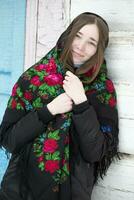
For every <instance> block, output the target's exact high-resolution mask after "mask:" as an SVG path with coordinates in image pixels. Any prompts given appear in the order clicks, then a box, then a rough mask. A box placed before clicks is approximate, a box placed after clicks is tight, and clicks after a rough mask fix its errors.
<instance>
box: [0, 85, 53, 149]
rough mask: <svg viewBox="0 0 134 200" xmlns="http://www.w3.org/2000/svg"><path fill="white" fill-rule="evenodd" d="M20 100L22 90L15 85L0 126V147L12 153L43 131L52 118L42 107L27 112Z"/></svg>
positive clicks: (19, 86)
mask: <svg viewBox="0 0 134 200" xmlns="http://www.w3.org/2000/svg"><path fill="white" fill-rule="evenodd" d="M26 106H28V105H26V104H25V102H24V100H23V99H22V89H21V85H19V83H17V84H15V86H14V87H13V90H12V95H11V97H10V99H9V101H8V105H7V108H6V111H5V114H4V117H3V120H2V123H1V126H0V146H3V147H4V148H5V149H6V150H7V151H9V152H11V153H13V152H18V151H19V150H20V149H21V148H22V147H23V146H24V145H26V144H27V143H29V142H31V141H32V140H33V139H34V138H36V137H37V136H38V135H39V134H41V133H43V132H44V131H45V128H46V126H47V123H48V122H49V121H51V120H52V119H53V118H54V116H53V115H52V114H51V113H50V112H49V110H48V109H47V106H46V105H44V106H43V107H42V108H39V109H38V110H35V109H31V110H30V111H27V109H26Z"/></svg>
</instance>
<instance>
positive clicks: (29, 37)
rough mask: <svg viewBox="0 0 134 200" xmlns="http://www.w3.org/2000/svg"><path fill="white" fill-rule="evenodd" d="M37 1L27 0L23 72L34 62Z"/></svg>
mask: <svg viewBox="0 0 134 200" xmlns="http://www.w3.org/2000/svg"><path fill="white" fill-rule="evenodd" d="M37 19H38V0H34V1H33V0H27V9H26V39H25V64H24V70H26V69H27V68H29V67H30V66H31V65H33V64H34V63H35V61H36V42H37V41H36V40H37V32H38V30H37Z"/></svg>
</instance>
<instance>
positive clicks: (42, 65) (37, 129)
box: [0, 12, 118, 200]
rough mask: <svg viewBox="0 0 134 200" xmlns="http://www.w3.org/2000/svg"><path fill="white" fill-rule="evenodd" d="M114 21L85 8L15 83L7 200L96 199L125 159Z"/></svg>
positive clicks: (7, 140) (7, 143)
mask: <svg viewBox="0 0 134 200" xmlns="http://www.w3.org/2000/svg"><path fill="white" fill-rule="evenodd" d="M108 34H109V28H108V25H107V23H106V21H105V20H104V19H103V18H102V17H100V16H99V15H97V14H94V13H89V12H86V13H82V14H80V15H79V16H77V17H76V18H75V19H74V20H73V21H72V23H71V24H70V25H69V27H68V28H67V30H66V31H65V32H64V33H63V34H62V35H61V36H60V38H59V40H58V42H57V44H56V46H55V47H54V48H53V49H52V50H51V51H50V52H49V53H48V54H47V55H46V56H45V57H43V58H42V59H41V60H40V61H39V62H38V63H36V64H35V65H33V66H32V67H30V68H29V69H28V70H27V71H26V72H24V73H23V74H22V75H21V77H20V78H19V80H18V81H17V83H16V84H15V85H14V87H13V90H12V95H11V97H10V99H9V101H8V105H7V109H6V111H5V115H4V117H3V121H2V124H1V127H0V144H1V146H3V147H4V148H5V149H6V150H7V151H8V152H10V153H12V157H11V159H10V162H9V166H8V168H7V171H6V173H5V175H4V178H3V180H2V183H1V190H0V199H1V200H11V199H13V200H22V199H24V200H48V199H51V200H69V199H72V200H90V199H91V193H92V189H93V186H94V184H95V183H96V181H97V179H98V177H101V178H103V176H104V175H105V174H106V171H107V169H108V167H109V165H110V164H111V162H112V160H113V159H114V157H116V156H118V112H117V106H116V93H115V89H114V86H113V83H112V81H111V80H110V79H109V78H108V75H107V67H106V62H105V59H104V51H105V49H106V47H107V45H108Z"/></svg>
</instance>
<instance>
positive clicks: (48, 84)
mask: <svg viewBox="0 0 134 200" xmlns="http://www.w3.org/2000/svg"><path fill="white" fill-rule="evenodd" d="M64 75H65V72H64V70H63V68H62V66H61V63H60V62H59V59H58V50H57V49H56V48H53V49H52V50H51V51H50V52H49V53H48V54H47V55H46V56H45V57H44V58H42V59H41V60H40V61H39V62H38V63H36V64H35V65H34V66H32V67H31V68H29V69H28V70H27V71H26V72H25V73H24V74H23V75H22V77H21V78H22V79H23V80H24V81H26V82H28V88H27V90H26V91H23V90H22V88H21V87H20V85H19V83H16V84H15V86H14V87H13V90H12V96H11V97H10V99H9V101H8V107H9V108H12V109H17V110H32V109H38V108H42V107H43V105H44V100H48V99H49V98H55V97H56V96H58V95H59V94H61V93H63V92H64V90H63V88H62V81H63V79H64ZM82 78H83V80H87V79H88V78H90V77H87V76H84V77H82ZM83 85H84V89H85V92H86V94H87V95H88V94H90V93H92V92H95V93H96V94H97V95H96V97H97V98H98V100H99V101H100V102H101V103H104V104H108V105H110V106H111V107H114V106H116V94H115V90H114V86H113V84H112V82H111V81H110V80H109V79H107V77H106V65H105V64H103V65H102V66H101V70H100V73H99V75H98V76H97V78H96V79H95V80H94V81H93V83H92V84H83ZM33 94H35V97H34V98H33V96H34V95H33ZM71 115H72V113H71V112H69V113H66V114H62V115H61V118H62V119H64V123H62V125H61V126H60V127H59V128H58V129H55V128H53V122H50V123H49V124H48V127H47V130H46V131H45V132H44V133H42V134H40V135H39V136H38V137H37V138H36V139H35V140H34V143H33V149H34V153H35V156H36V158H37V161H38V167H39V168H40V170H41V171H42V172H43V171H45V172H46V173H50V174H51V176H52V178H53V179H54V181H56V182H57V183H63V182H64V181H65V180H66V179H67V177H68V176H69V132H68V130H69V127H70V124H71ZM61 145H62V147H63V149H64V151H63V150H62V148H61Z"/></svg>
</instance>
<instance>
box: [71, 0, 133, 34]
mask: <svg viewBox="0 0 134 200" xmlns="http://www.w3.org/2000/svg"><path fill="white" fill-rule="evenodd" d="M85 11H88V12H95V13H98V14H99V15H101V16H102V17H104V18H105V19H107V21H108V23H109V24H110V29H111V30H114V31H120V30H121V31H127V32H131V31H132V32H133V31H134V20H133V19H134V1H133V0H118V1H117V0H112V1H107V0H82V1H81V0H72V1H71V19H73V18H74V17H75V16H76V15H78V14H80V13H82V12H85Z"/></svg>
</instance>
